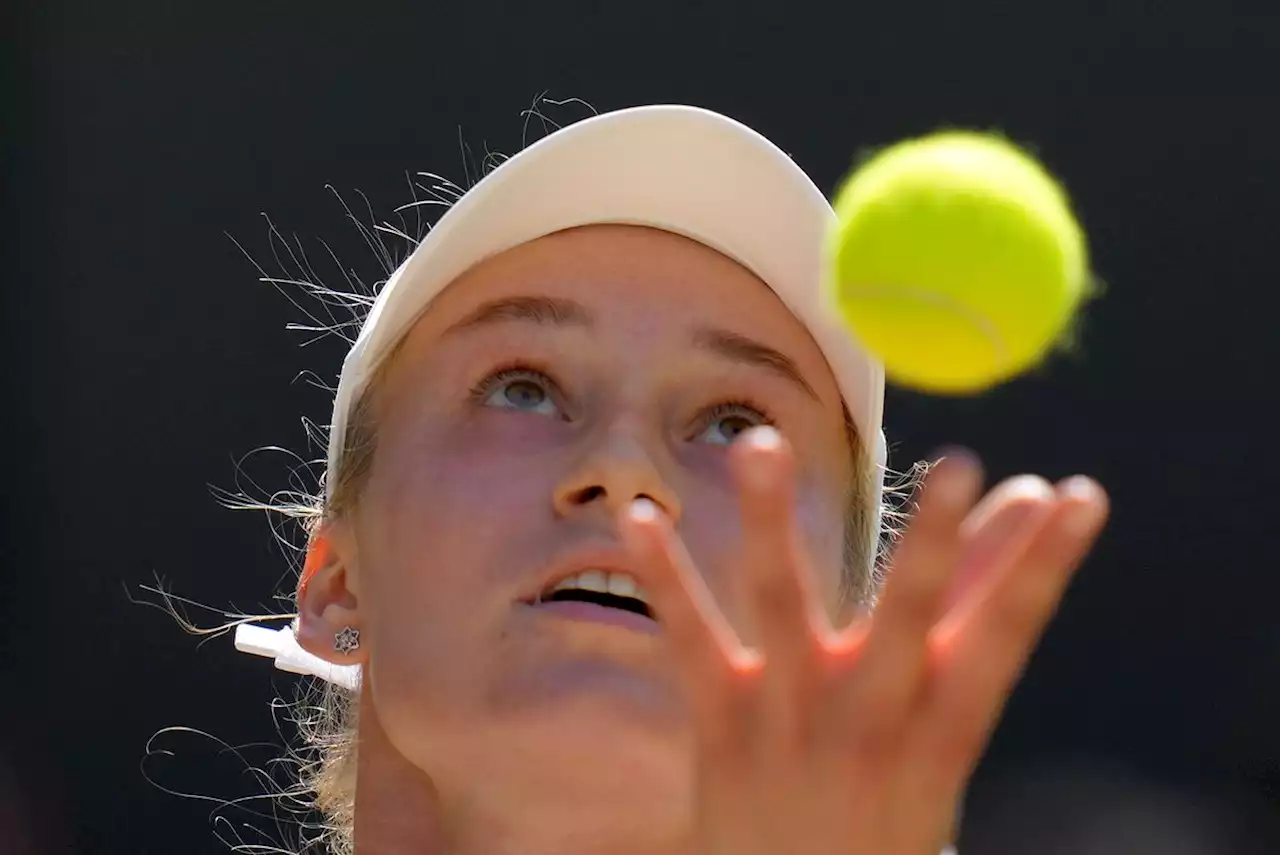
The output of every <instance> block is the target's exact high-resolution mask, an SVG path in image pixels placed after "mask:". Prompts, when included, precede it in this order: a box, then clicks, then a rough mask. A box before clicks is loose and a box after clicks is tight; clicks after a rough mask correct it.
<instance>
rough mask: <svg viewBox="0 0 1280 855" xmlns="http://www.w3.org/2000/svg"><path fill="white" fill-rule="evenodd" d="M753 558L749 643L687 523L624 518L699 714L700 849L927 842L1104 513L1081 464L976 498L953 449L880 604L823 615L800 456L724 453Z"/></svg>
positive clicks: (939, 833) (839, 853) (777, 850)
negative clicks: (805, 521) (699, 561)
mask: <svg viewBox="0 0 1280 855" xmlns="http://www.w3.org/2000/svg"><path fill="white" fill-rule="evenodd" d="M730 453H731V454H732V455H733V467H734V473H735V476H736V480H737V483H738V487H739V491H740V496H741V513H742V516H743V529H744V532H745V534H744V537H745V538H746V539H747V542H746V543H745V544H744V547H745V548H744V550H743V554H744V555H746V556H748V558H747V561H746V564H745V566H744V567H743V568H742V573H741V578H740V580H739V582H738V584H741V585H742V586H743V591H742V594H743V599H744V601H745V602H746V603H747V604H748V606H749V608H750V612H751V619H752V625H753V626H754V627H755V631H756V633H757V634H758V639H756V642H757V643H756V645H755V646H754V647H753V648H748V647H746V646H745V645H744V644H743V643H742V641H741V640H740V639H739V638H738V636H737V635H736V634H735V633H734V631H733V629H732V628H731V627H730V625H729V623H728V621H727V620H726V618H725V616H724V614H723V612H722V611H721V610H720V608H719V607H718V606H717V604H716V602H715V601H714V599H713V597H712V595H711V593H710V591H709V590H708V588H707V586H706V585H705V584H704V582H703V580H702V578H701V576H700V575H699V573H698V571H697V569H696V568H695V567H694V566H693V565H692V562H691V560H690V558H689V555H688V553H687V551H686V550H685V549H684V547H683V545H682V543H681V542H680V539H679V537H678V535H677V534H676V533H675V532H674V531H673V530H672V528H671V526H670V524H669V523H668V521H667V520H666V518H665V517H663V516H662V514H661V512H660V510H659V509H658V508H657V507H656V506H655V505H654V504H652V503H649V502H646V501H644V500H640V501H637V502H636V503H634V504H633V505H632V506H631V507H630V508H628V509H627V511H626V512H625V513H624V515H623V521H622V528H623V533H624V537H625V538H626V540H627V542H628V545H629V548H630V549H631V550H633V552H634V553H635V555H636V556H637V560H639V561H642V562H645V563H646V564H647V565H648V566H649V567H650V569H651V571H652V572H651V573H650V574H649V577H650V578H648V579H647V581H646V583H647V585H648V586H649V588H650V596H651V600H652V602H653V603H654V606H655V610H656V612H657V615H658V619H659V621H660V622H661V623H662V624H663V625H664V631H665V632H666V633H667V634H668V637H669V638H670V639H671V642H672V645H673V648H674V650H675V653H676V659H677V661H678V667H679V670H680V672H681V676H682V678H683V684H684V686H685V688H686V692H687V696H688V699H689V701H690V705H691V709H692V712H693V718H694V728H695V734H696V744H697V755H696V774H697V783H696V786H697V790H696V792H697V798H698V804H697V808H696V810H697V840H696V843H695V847H694V851H696V852H698V853H699V855H783V853H786V855H790V853H795V855H937V853H938V852H939V851H940V850H941V849H942V848H943V847H944V846H945V845H946V844H947V843H948V841H949V839H950V836H951V834H952V832H953V830H954V829H953V826H954V821H955V811H956V807H957V803H958V801H959V798H960V796H961V794H962V792H963V789H964V787H965V785H966V783H967V781H968V778H969V776H970V775H971V774H972V770H973V768H974V766H975V765H976V763H977V761H978V759H979V757H980V756H981V753H982V751H983V750H984V748H985V746H986V744H987V741H988V739H989V737H990V734H991V731H992V729H993V728H994V726H995V724H996V722H997V720H998V719H999V716H1000V713H1001V711H1002V709H1003V707H1004V703H1005V701H1006V699H1007V698H1008V696H1009V693H1010V691H1011V690H1012V688H1013V686H1014V684H1015V683H1016V681H1017V679H1018V677H1019V675H1020V673H1021V671H1022V668H1023V666H1024V664H1025V662H1026V660H1027V657H1028V655H1029V654H1030V652H1031V650H1032V649H1033V647H1034V645H1035V644H1036V642H1037V640H1038V639H1039V637H1040V635H1041V633H1042V631H1043V629H1044V627H1045V625H1046V623H1047V622H1048V621H1049V619H1050V617H1051V616H1052V614H1053V612H1054V610H1055V608H1056V606H1057V604H1058V602H1059V600H1060V598H1061V597H1062V594H1063V592H1064V590H1065V588H1066V586H1067V583H1068V581H1069V579H1070V577H1071V575H1072V573H1073V572H1074V570H1075V568H1076V567H1077V566H1078V565H1079V563H1080V561H1081V560H1082V558H1083V557H1084V556H1085V554H1086V553H1087V552H1088V549H1089V547H1090V546H1091V545H1092V543H1093V541H1094V539H1095V538H1096V536H1097V534H1098V532H1099V530H1100V529H1101V527H1102V525H1103V522H1104V520H1105V518H1106V515H1107V499H1106V496H1105V494H1104V493H1103V491H1102V489H1101V488H1100V487H1099V486H1098V485H1097V484H1096V483H1094V482H1093V481H1091V480H1089V479H1086V478H1071V479H1068V480H1066V481H1064V482H1062V483H1060V484H1058V485H1056V486H1053V485H1050V484H1049V483H1048V482H1046V481H1044V480H1042V479H1039V478H1034V477H1029V476H1022V477H1020V478H1015V479H1011V480H1010V481H1006V482H1005V483H1003V484H1001V485H999V486H998V487H996V488H995V489H994V490H992V491H991V492H990V493H989V494H987V495H986V497H985V498H983V499H982V500H981V501H978V499H979V495H980V492H981V487H982V473H981V469H980V467H979V465H978V464H977V462H976V461H975V460H973V459H972V458H970V457H968V456H967V455H964V454H959V455H955V456H952V457H948V458H946V459H944V460H943V461H941V462H940V463H939V464H938V465H937V466H935V467H934V468H933V470H932V471H931V472H930V473H929V475H928V476H927V478H926V481H925V484H924V487H923V488H922V491H921V494H920V499H919V503H918V511H917V512H916V514H915V518H914V520H913V521H912V523H911V525H910V527H909V530H908V532H907V533H906V535H905V537H904V538H903V540H902V541H901V542H900V544H899V545H898V548H897V549H896V551H895V553H894V555H893V556H892V560H891V563H890V569H889V573H888V577H887V581H886V583H885V586H884V588H883V591H882V595H881V597H880V599H879V603H878V605H877V607H876V609H875V611H874V613H873V614H871V615H868V616H866V617H862V618H859V619H858V620H856V621H855V622H854V623H853V624H851V625H850V626H848V627H843V628H837V627H833V626H832V624H831V622H830V620H829V618H828V617H827V616H826V613H825V611H824V609H823V606H822V604H821V602H820V598H819V596H818V595H817V582H816V577H815V576H814V574H813V572H812V569H811V567H810V564H809V561H808V559H807V558H806V556H805V551H804V549H803V547H802V545H801V539H800V536H799V532H798V528H797V526H796V523H795V520H794V519H793V511H792V509H793V506H794V505H793V495H794V493H793V490H794V488H793V460H792V456H791V452H790V450H789V448H788V447H787V446H786V443H785V442H784V441H783V440H782V438H781V437H780V435H779V434H778V433H777V432H776V431H773V430H772V429H768V428H760V429H756V430H753V431H751V432H750V433H748V434H746V435H744V437H743V438H742V439H740V440H739V441H738V442H737V443H735V446H734V448H733V449H731V452H730Z"/></svg>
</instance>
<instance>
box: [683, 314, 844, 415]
mask: <svg viewBox="0 0 1280 855" xmlns="http://www.w3.org/2000/svg"><path fill="white" fill-rule="evenodd" d="M693 340H694V343H695V344H697V345H698V346H699V347H701V348H703V349H704V350H709V351H711V352H713V353H717V354H719V355H720V356H723V357H724V358H725V359H729V360H731V361H733V362H741V363H744V364H746V365H754V366H756V367H759V368H764V369H765V370H767V371H771V372H773V373H774V374H776V375H778V376H779V377H782V378H783V379H784V380H788V381H790V382H791V383H793V384H794V385H796V386H798V387H800V389H802V390H803V391H804V392H805V393H806V394H807V395H809V397H811V398H813V399H814V400H815V401H816V400H819V398H818V393H817V392H815V391H814V390H813V387H812V386H810V385H809V383H808V382H807V381H806V380H805V379H804V375H802V374H801V373H800V368H799V367H798V366H797V365H796V363H795V360H793V359H792V358H791V357H789V356H787V355H786V354H785V353H783V352H781V351H779V350H775V349H774V348H772V347H769V345H767V344H761V343H760V342H758V341H756V340H755V339H752V338H747V337H746V336H744V335H741V334H740V333H736V332H732V331H731V330H725V329H719V328H717V327H702V328H701V329H699V330H697V331H696V332H695V333H694V335H693Z"/></svg>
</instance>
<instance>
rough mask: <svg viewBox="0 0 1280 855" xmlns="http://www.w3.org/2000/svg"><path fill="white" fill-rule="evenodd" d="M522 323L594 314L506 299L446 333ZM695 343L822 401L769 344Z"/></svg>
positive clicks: (717, 339)
mask: <svg viewBox="0 0 1280 855" xmlns="http://www.w3.org/2000/svg"><path fill="white" fill-rule="evenodd" d="M511 321H519V322H524V323H532V324H537V325H539V326H548V327H569V326H573V327H590V326H591V325H592V323H593V320H592V317H591V312H590V311H588V309H587V307H586V306H584V305H582V304H581V303H579V302H577V301H575V300H567V299H564V298H561V297H537V296H522V297H503V298H501V299H498V300H491V301H489V302H487V303H482V304H481V305H479V306H477V307H476V308H475V309H473V310H472V311H471V312H470V313H468V314H467V315H466V316H465V317H464V318H462V320H460V321H458V322H457V323H455V324H453V325H452V326H450V327H449V329H448V330H446V331H445V334H446V335H451V334H454V333H458V332H461V331H463V330H472V329H476V328H477V327H485V326H490V325H494V324H502V323H508V322H511ZM693 342H694V344H695V345H696V346H697V347H698V348H700V349H702V350H706V351H709V352H711V353H714V354H716V355H718V356H720V357H722V358H724V359H727V360H729V361H731V362H737V363H741V364H744V365H751V366H755V367H757V368H763V369H765V370H766V371H770V372H772V373H773V374H775V375H777V376H779V377H781V378H783V379H784V380H787V381H789V382H791V383H792V384H793V385H795V386H797V387H798V388H800V389H801V390H802V391H804V393H805V394H807V395H809V397H811V398H813V399H814V400H819V398H818V393H817V392H815V391H814V390H813V387H812V386H810V385H809V383H808V381H806V380H805V379H804V375H803V374H801V373H800V368H799V367H798V366H797V365H796V363H795V360H793V359H792V358H791V357H789V356H787V355H786V354H785V353H782V352H781V351H779V350H776V349H775V348H772V347H770V346H769V345H767V344H763V343H761V342H758V341H756V340H755V339H753V338H748V337H747V336H744V335H742V334H741V333H736V332H733V331H732V330H726V329H722V328H719V327H700V328H699V329H697V330H695V331H694V334H693Z"/></svg>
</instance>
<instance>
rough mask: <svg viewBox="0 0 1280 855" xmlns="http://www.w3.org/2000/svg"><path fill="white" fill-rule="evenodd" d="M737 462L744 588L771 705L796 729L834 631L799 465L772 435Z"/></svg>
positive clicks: (739, 448) (752, 436)
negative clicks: (803, 529) (812, 555)
mask: <svg viewBox="0 0 1280 855" xmlns="http://www.w3.org/2000/svg"><path fill="white" fill-rule="evenodd" d="M731 454H732V458H731V459H732V466H733V471H734V475H735V478H736V481H737V484H738V495H739V507H740V513H741V515H742V527H743V535H742V546H743V559H742V564H743V566H742V581H741V583H740V584H741V586H742V591H743V594H744V595H745V596H744V599H745V605H746V609H747V614H748V615H749V618H750V621H751V625H752V629H753V632H754V635H755V638H754V639H753V640H754V641H755V643H756V644H757V645H758V648H759V650H760V652H761V653H763V655H764V660H765V661H764V674H763V680H764V691H765V695H766V703H767V705H768V708H769V709H771V710H772V711H773V712H774V713H782V714H786V715H788V716H791V721H790V722H789V723H791V724H795V723H797V721H796V719H795V716H796V715H798V714H799V712H800V707H801V706H803V697H804V696H805V693H807V692H808V691H810V690H811V689H812V688H813V685H814V682H815V680H816V678H817V676H818V672H819V668H820V663H821V661H822V660H821V652H822V644H823V641H824V640H825V639H826V637H827V633H828V632H829V631H830V625H829V623H827V618H826V615H825V613H824V611H823V608H822V603H821V600H820V598H819V596H818V595H817V593H816V588H817V585H816V582H815V580H814V579H813V577H812V573H811V571H810V568H809V566H808V561H807V559H806V557H805V554H804V552H805V550H804V548H803V546H802V545H801V543H800V537H799V535H798V533H797V532H796V527H795V461H794V458H793V456H792V454H791V450H790V449H789V448H788V447H787V445H786V442H785V441H784V440H783V438H782V435H781V434H780V433H779V432H778V431H776V430H774V429H773V428H771V427H762V428H755V429H752V430H751V431H748V432H747V433H746V434H744V435H743V436H742V437H741V438H740V439H739V440H738V441H737V442H736V443H735V444H734V447H733V449H732V452H731ZM778 723H779V724H782V725H783V726H786V725H787V724H788V722H778Z"/></svg>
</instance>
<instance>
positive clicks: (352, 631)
mask: <svg viewBox="0 0 1280 855" xmlns="http://www.w3.org/2000/svg"><path fill="white" fill-rule="evenodd" d="M359 648H360V630H358V629H356V628H355V627H353V626H344V627H343V628H342V630H341V631H339V632H335V633H334V634H333V649H334V650H336V651H338V652H339V653H351V652H352V651H353V650H358V649H359Z"/></svg>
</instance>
